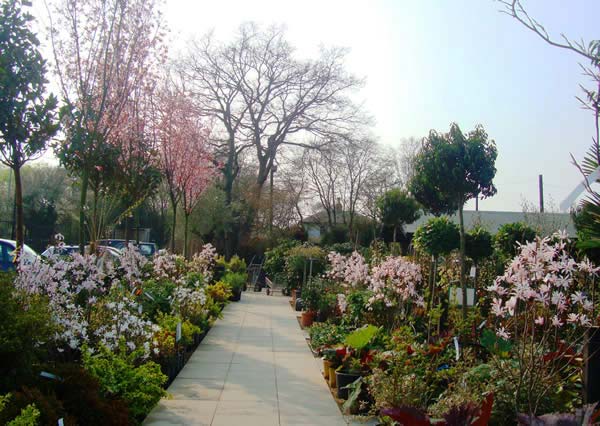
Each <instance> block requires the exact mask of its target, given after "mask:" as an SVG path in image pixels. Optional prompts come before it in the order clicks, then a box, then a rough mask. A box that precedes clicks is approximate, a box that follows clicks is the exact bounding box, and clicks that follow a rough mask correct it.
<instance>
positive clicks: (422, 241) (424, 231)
mask: <svg viewBox="0 0 600 426" xmlns="http://www.w3.org/2000/svg"><path fill="white" fill-rule="evenodd" d="M413 242H414V243H415V247H417V248H418V249H420V250H423V251H425V252H426V253H429V254H431V255H432V256H439V255H441V254H445V253H450V252H451V251H452V250H454V249H456V248H458V246H459V231H458V226H456V224H455V223H453V222H451V221H450V219H449V218H448V217H447V216H443V217H435V218H432V219H429V221H427V223H426V224H425V225H422V226H420V227H419V228H417V230H416V231H415V235H414V238H413Z"/></svg>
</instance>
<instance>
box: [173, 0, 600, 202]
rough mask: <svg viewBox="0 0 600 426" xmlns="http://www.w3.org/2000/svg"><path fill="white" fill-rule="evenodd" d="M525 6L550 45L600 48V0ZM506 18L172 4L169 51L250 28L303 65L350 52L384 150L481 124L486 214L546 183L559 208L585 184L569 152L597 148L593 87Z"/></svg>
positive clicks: (479, 5)
mask: <svg viewBox="0 0 600 426" xmlns="http://www.w3.org/2000/svg"><path fill="white" fill-rule="evenodd" d="M523 4H524V5H525V6H526V8H527V9H528V10H529V11H530V14H531V15H532V16H534V17H535V18H536V19H538V20H539V21H540V22H541V23H543V24H544V25H545V26H546V28H547V30H548V31H549V32H550V33H551V34H552V35H556V36H557V37H558V36H559V34H560V33H561V32H563V33H565V34H566V35H567V36H569V37H570V38H573V39H580V38H583V39H584V40H585V41H590V40H592V39H594V38H596V39H597V38H600V35H599V34H598V32H597V29H598V27H597V18H598V16H600V1H596V0H569V1H564V0H523ZM500 9H501V5H500V4H499V3H497V2H496V1H493V0H454V1H447V0H418V1H417V0H412V1H409V0H387V1H386V0H372V1H365V0H362V1H355V0H318V1H317V0H304V1H301V2H297V1H294V2H292V1H289V0H278V1H275V0H228V1H226V2H225V1H224V2H206V1H190V0H166V3H165V16H166V19H167V22H168V25H169V27H170V29H171V35H170V38H171V40H172V44H173V47H172V51H176V50H177V49H181V48H183V47H184V46H185V40H187V39H188V38H190V37H191V36H194V35H202V34H204V33H206V32H207V31H209V30H211V29H214V30H215V33H216V36H217V37H218V38H223V39H228V38H230V37H231V36H232V34H233V33H234V32H235V30H236V28H237V27H238V26H239V24H240V23H241V22H244V21H256V22H258V23H261V24H264V25H269V24H273V23H276V24H285V25H286V26H287V28H288V36H287V37H288V40H289V41H290V42H291V43H292V44H293V45H295V46H296V47H297V48H298V53H299V54H300V55H303V56H304V55H311V54H312V53H313V52H315V51H316V49H317V48H318V46H319V45H320V44H323V45H326V46H331V45H337V46H345V47H348V48H350V53H349V55H348V61H347V66H348V70H349V71H351V72H353V73H354V74H356V75H357V76H360V77H364V78H365V79H366V86H365V87H364V89H362V91H361V92H360V99H362V100H364V103H365V106H366V108H367V110H368V112H369V113H370V114H371V115H372V116H373V117H374V118H375V121H376V125H375V128H374V133H375V134H376V135H377V136H378V137H379V140H380V141H381V142H382V143H385V144H390V145H399V144H400V142H401V140H402V139H403V138H407V137H411V136H413V137H418V138H421V137H423V136H425V135H427V133H428V132H429V130H430V129H436V130H439V131H447V130H448V128H449V125H450V123H451V122H453V121H455V122H457V123H458V124H459V125H460V127H461V129H462V130H463V131H464V132H467V131H469V130H471V129H472V128H473V127H474V126H475V125H476V124H477V123H481V124H483V126H484V127H485V129H486V130H487V132H488V133H489V135H490V137H491V138H492V139H494V140H495V141H496V144H497V147H498V152H499V156H498V160H497V162H496V167H497V169H498V173H497V175H496V179H495V183H496V186H497V187H498V194H497V195H496V196H495V197H493V198H490V199H488V200H484V201H481V202H480V204H479V205H480V208H481V209H483V210H515V211H519V210H521V203H522V200H523V199H527V200H529V201H531V202H534V203H537V176H538V174H543V175H544V186H545V196H546V200H548V199H553V200H554V202H555V204H556V205H558V204H559V203H560V202H561V201H562V200H563V199H564V198H565V197H566V195H567V194H568V193H569V192H570V190H571V189H572V188H573V187H574V186H575V185H576V184H577V183H578V182H579V181H580V176H579V173H578V171H577V170H576V169H575V167H574V166H573V165H571V163H570V156H569V154H570V153H573V154H574V156H575V158H577V159H581V158H582V157H583V155H584V153H585V151H586V150H587V149H588V147H589V146H590V144H591V141H592V139H591V138H592V136H593V117H592V115H591V113H590V112H589V111H584V110H582V109H581V108H580V105H579V103H578V101H577V100H576V99H575V96H576V95H580V94H581V92H580V90H579V84H587V81H586V79H585V78H584V77H583V76H582V75H581V70H580V68H579V65H578V61H580V58H579V57H578V56H577V55H575V54H573V53H570V52H567V51H564V50H561V49H556V48H552V47H550V46H547V45H546V44H544V42H543V41H542V40H540V39H539V38H537V36H536V35H534V34H533V33H531V32H529V31H528V30H526V29H525V28H524V27H522V26H520V24H518V22H516V21H515V20H514V19H511V18H510V17H508V16H507V15H504V14H502V13H499V10H500ZM586 65H587V64H586ZM472 204H473V203H470V204H469V205H468V206H467V207H468V208H469V207H472ZM546 207H547V208H548V203H546Z"/></svg>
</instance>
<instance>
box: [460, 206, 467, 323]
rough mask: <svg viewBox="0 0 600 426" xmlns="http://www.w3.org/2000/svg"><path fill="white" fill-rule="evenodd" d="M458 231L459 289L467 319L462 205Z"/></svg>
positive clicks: (463, 311) (464, 314) (463, 312)
mask: <svg viewBox="0 0 600 426" xmlns="http://www.w3.org/2000/svg"><path fill="white" fill-rule="evenodd" d="M458 221H459V230H460V287H461V289H462V315H463V319H467V281H466V279H465V278H466V277H465V223H464V218H463V203H462V202H461V203H460V206H459V207H458Z"/></svg>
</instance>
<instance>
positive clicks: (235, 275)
mask: <svg viewBox="0 0 600 426" xmlns="http://www.w3.org/2000/svg"><path fill="white" fill-rule="evenodd" d="M222 281H223V282H224V283H225V284H227V285H229V287H230V288H231V290H232V291H233V292H234V293H236V292H240V291H242V289H243V288H244V285H245V284H246V283H247V281H248V275H247V274H246V273H245V272H226V273H225V275H223V278H222Z"/></svg>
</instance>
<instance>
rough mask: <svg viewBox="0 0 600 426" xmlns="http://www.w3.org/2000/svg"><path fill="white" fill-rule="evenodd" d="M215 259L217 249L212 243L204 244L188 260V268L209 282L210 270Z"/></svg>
mask: <svg viewBox="0 0 600 426" xmlns="http://www.w3.org/2000/svg"><path fill="white" fill-rule="evenodd" d="M216 261H217V249H216V248H214V247H213V245H212V244H210V243H208V244H204V245H203V246H202V250H201V251H200V252H199V253H195V254H194V255H193V256H192V260H190V261H189V264H188V266H189V269H190V271H192V272H199V273H201V274H202V276H203V277H204V279H205V282H207V283H208V282H210V280H211V279H212V271H213V268H214V266H215V263H216Z"/></svg>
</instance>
